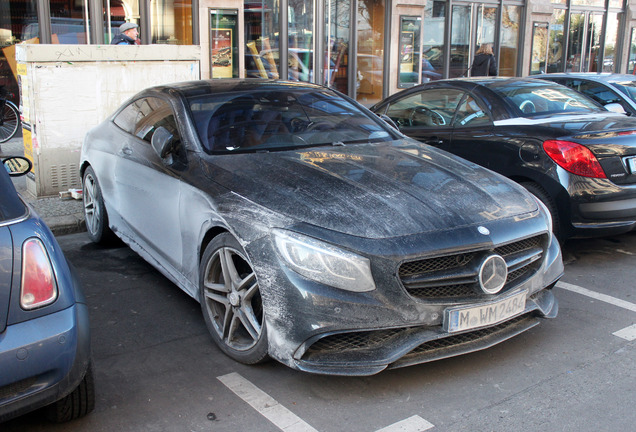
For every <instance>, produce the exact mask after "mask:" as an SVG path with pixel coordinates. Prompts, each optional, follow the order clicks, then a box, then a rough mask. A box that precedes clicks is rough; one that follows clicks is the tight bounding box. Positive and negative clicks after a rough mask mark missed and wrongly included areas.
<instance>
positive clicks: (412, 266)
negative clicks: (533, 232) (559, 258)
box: [398, 235, 547, 299]
mask: <svg viewBox="0 0 636 432" xmlns="http://www.w3.org/2000/svg"><path fill="white" fill-rule="evenodd" d="M546 245H547V236H546V235H541V236H535V237H531V238H528V239H524V240H521V241H518V242H513V243H509V244H505V245H502V246H497V247H496V248H494V249H484V250H480V251H472V252H470V253H459V254H453V255H447V256H441V257H436V258H426V259H421V260H414V261H409V262H405V263H402V265H401V266H400V268H399V271H398V275H399V277H400V280H401V281H402V284H403V285H404V287H405V288H406V290H407V291H408V292H409V294H410V295H411V296H413V297H415V298H419V299H444V298H452V299H458V298H462V297H464V298H466V297H474V296H476V295H479V290H478V272H479V265H480V263H481V260H482V259H483V257H485V256H487V255H488V254H493V253H495V254H498V255H501V256H502V257H503V258H504V259H505V260H506V265H507V266H508V279H507V281H506V285H505V286H504V288H503V290H502V292H504V291H507V290H509V289H511V288H512V287H513V286H514V285H516V284H517V283H520V282H521V281H522V280H523V279H526V278H528V277H530V276H531V275H532V274H534V272H535V271H536V270H537V269H538V268H539V267H540V265H541V262H542V261H543V257H544V248H545V247H546Z"/></svg>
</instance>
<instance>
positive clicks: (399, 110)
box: [386, 89, 464, 127]
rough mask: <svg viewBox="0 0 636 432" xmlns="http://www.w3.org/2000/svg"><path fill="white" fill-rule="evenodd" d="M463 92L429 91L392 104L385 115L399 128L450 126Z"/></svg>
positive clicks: (452, 90) (448, 90)
mask: <svg viewBox="0 0 636 432" xmlns="http://www.w3.org/2000/svg"><path fill="white" fill-rule="evenodd" d="M463 95H464V92H462V91H459V90H454V89H430V90H424V91H422V92H419V93H415V94H413V95H410V96H407V97H404V98H403V99H400V100H398V101H396V102H394V103H392V104H391V105H390V106H389V108H388V110H387V112H386V114H387V115H388V116H389V117H390V118H391V119H392V120H393V121H394V122H396V123H397V124H398V125H399V126H405V127H409V126H414V127H422V126H424V127H438V126H446V125H450V123H451V120H452V118H453V116H454V115H455V110H456V109H457V106H458V105H459V102H460V101H461V99H462V96H463Z"/></svg>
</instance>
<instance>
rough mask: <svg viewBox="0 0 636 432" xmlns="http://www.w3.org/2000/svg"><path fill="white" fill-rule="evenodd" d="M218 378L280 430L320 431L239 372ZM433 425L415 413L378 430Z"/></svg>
mask: <svg viewBox="0 0 636 432" xmlns="http://www.w3.org/2000/svg"><path fill="white" fill-rule="evenodd" d="M216 378H217V379H218V380H219V381H221V382H222V383H223V384H225V386H226V387H227V388H229V389H230V390H232V391H233V392H234V393H235V394H236V395H237V396H238V397H240V398H241V399H243V400H244V401H245V402H247V403H248V404H250V405H251V406H252V408H254V409H255V410H256V411H258V412H259V413H260V414H261V415H262V416H263V417H265V418H266V419H267V420H269V421H270V422H272V423H274V425H275V426H276V427H277V428H279V429H280V430H282V431H284V432H318V431H317V430H316V429H314V428H313V427H311V426H310V425H309V424H308V423H306V422H304V421H303V420H302V419H301V418H300V417H298V416H297V415H296V414H294V413H293V412H291V411H290V410H288V409H287V408H285V407H284V406H282V405H281V404H279V403H278V402H277V401H276V399H274V398H272V397H271V396H269V395H268V394H267V393H265V392H264V391H263V390H261V389H259V388H258V387H256V386H255V385H254V384H252V383H251V382H249V381H248V380H246V379H245V378H243V377H242V376H241V375H239V374H238V373H236V372H232V373H229V374H227V375H223V376H220V377H216ZM433 427H435V426H433V425H432V424H431V423H429V422H427V421H426V420H424V419H423V418H422V417H420V416H417V415H415V416H413V417H409V418H407V419H406V420H402V421H400V422H397V423H394V424H392V425H390V426H387V427H385V428H383V429H380V430H378V431H376V432H423V431H425V430H428V429H431V428H433Z"/></svg>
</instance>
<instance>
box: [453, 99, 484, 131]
mask: <svg viewBox="0 0 636 432" xmlns="http://www.w3.org/2000/svg"><path fill="white" fill-rule="evenodd" d="M490 123H491V122H490V117H488V114H486V112H485V111H484V110H483V109H482V108H481V107H480V106H479V104H478V103H477V101H476V100H475V99H474V98H473V97H472V96H470V95H466V98H464V100H463V101H462V102H461V104H460V105H459V107H458V109H457V116H456V117H455V120H454V122H453V126H456V127H463V126H484V125H488V124H490Z"/></svg>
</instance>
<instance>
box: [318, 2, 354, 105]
mask: <svg viewBox="0 0 636 432" xmlns="http://www.w3.org/2000/svg"><path fill="white" fill-rule="evenodd" d="M350 10H351V1H350V0H325V51H326V58H327V59H328V63H325V64H324V74H325V84H326V85H327V86H329V87H331V88H335V89H336V90H338V91H340V92H342V93H344V94H348V93H349V74H348V66H349V42H350V41H349V34H350V27H351V19H350V16H351V14H350Z"/></svg>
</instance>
